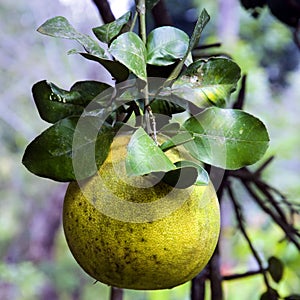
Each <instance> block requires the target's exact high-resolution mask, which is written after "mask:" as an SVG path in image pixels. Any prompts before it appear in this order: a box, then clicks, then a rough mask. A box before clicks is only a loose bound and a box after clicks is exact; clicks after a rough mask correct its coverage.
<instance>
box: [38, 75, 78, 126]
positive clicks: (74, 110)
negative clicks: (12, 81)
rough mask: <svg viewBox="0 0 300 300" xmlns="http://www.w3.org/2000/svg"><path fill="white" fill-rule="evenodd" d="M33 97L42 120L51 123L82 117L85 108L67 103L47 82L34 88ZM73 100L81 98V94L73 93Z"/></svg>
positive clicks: (44, 81) (39, 83) (42, 82)
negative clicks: (69, 117)
mask: <svg viewBox="0 0 300 300" xmlns="http://www.w3.org/2000/svg"><path fill="white" fill-rule="evenodd" d="M32 95H33V99H34V101H35V104H36V106H37V109H38V112H39V114H40V116H41V118H42V119H43V120H44V121H46V122H49V123H55V122H57V121H58V120H60V119H63V118H65V117H67V116H71V115H80V114H81V113H82V112H83V107H82V106H81V105H78V104H71V103H66V101H65V100H64V98H62V97H61V96H60V94H56V93H54V92H53V90H52V88H51V85H50V83H49V82H47V81H46V80H43V81H40V82H37V83H36V84H34V85H33V87H32ZM71 96H72V98H73V99H78V98H79V93H77V92H74V93H72V95H71Z"/></svg>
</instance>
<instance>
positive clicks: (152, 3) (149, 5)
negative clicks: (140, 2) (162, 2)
mask: <svg viewBox="0 0 300 300" xmlns="http://www.w3.org/2000/svg"><path fill="white" fill-rule="evenodd" d="M158 2H159V0H146V8H147V9H152V8H153V7H154V6H155V5H156V4H157V3H158Z"/></svg>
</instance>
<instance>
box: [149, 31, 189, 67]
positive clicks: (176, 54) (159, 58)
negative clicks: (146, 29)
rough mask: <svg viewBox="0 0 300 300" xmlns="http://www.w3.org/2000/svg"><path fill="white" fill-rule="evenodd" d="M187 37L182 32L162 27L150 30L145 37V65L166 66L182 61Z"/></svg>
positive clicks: (186, 45)
mask: <svg viewBox="0 0 300 300" xmlns="http://www.w3.org/2000/svg"><path fill="white" fill-rule="evenodd" d="M188 45H189V36H188V35H187V34H186V33H185V32H184V31H182V30H180V29H177V28H175V27H171V26H162V27H158V28H156V29H154V30H152V31H151V32H150V33H149V35H148V37H147V44H146V47H147V63H148V64H151V65H157V66H167V65H170V64H173V63H174V62H175V61H177V60H179V59H182V58H183V57H184V56H185V53H186V52H187V49H188Z"/></svg>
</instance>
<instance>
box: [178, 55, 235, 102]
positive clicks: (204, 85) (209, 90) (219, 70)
mask: <svg viewBox="0 0 300 300" xmlns="http://www.w3.org/2000/svg"><path fill="white" fill-rule="evenodd" d="M240 76H241V70H240V68H239V66H238V65H237V64H236V63H234V62H233V61H232V60H230V59H227V58H211V59H209V60H198V61H196V62H194V63H192V64H191V65H189V66H188V68H187V69H186V70H185V71H184V72H183V74H182V75H181V76H180V77H179V78H178V79H177V80H176V81H175V82H174V84H173V85H172V93H173V94H174V95H176V96H177V97H180V98H182V99H185V100H189V101H192V102H193V103H194V104H195V105H197V106H199V107H206V106H211V105H216V106H223V105H224V104H225V101H226V99H227V98H228V97H229V96H230V94H231V93H232V92H233V91H234V90H235V89H236V85H237V82H238V80H239V79H240Z"/></svg>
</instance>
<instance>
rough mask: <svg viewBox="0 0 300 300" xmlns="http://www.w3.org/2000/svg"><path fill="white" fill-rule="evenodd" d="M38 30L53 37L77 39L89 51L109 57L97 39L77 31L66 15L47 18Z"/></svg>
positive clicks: (99, 55) (102, 56)
mask: <svg viewBox="0 0 300 300" xmlns="http://www.w3.org/2000/svg"><path fill="white" fill-rule="evenodd" d="M38 32H40V33H42V34H45V35H49V36H53V37H58V38H65V39H71V40H75V41H77V42H78V43H80V44H81V45H82V46H83V47H84V49H85V50H86V51H87V52H88V53H90V54H92V55H94V56H97V57H101V58H107V57H106V55H105V51H104V49H102V48H101V47H100V45H99V44H98V43H97V42H96V41H94V40H93V39H92V38H91V37H90V36H88V35H85V34H82V33H79V32H77V31H76V30H75V29H74V27H73V26H72V25H71V24H70V23H69V21H68V20H67V19H66V18H65V17H61V16H58V17H55V18H52V19H49V20H47V21H46V22H45V23H44V24H42V25H41V26H40V27H39V28H38Z"/></svg>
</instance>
